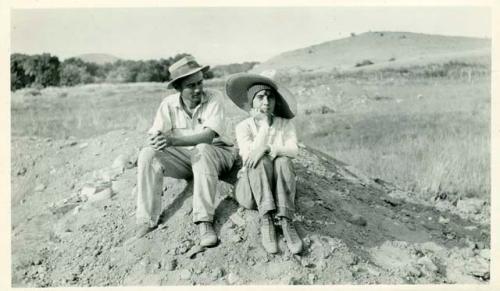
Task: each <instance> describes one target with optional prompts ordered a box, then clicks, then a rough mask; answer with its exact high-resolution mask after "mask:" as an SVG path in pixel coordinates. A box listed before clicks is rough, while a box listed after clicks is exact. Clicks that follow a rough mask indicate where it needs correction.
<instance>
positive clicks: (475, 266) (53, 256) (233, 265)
mask: <svg viewBox="0 0 500 291" xmlns="http://www.w3.org/2000/svg"><path fill="white" fill-rule="evenodd" d="M143 138H144V136H143V134H139V133H138V132H136V131H113V132H110V133H107V134H105V135H100V136H96V137H93V138H89V139H82V140H77V139H75V138H70V139H62V140H53V139H51V138H37V137H13V140H12V167H11V169H12V173H11V175H12V236H11V237H12V285H13V286H14V287H22V286H30V287H47V286H51V287H56V286H117V285H200V284H203V285H205V284H208V285H212V284H216V285H226V284H230V285H233V284H377V283H385V284H395V283H400V284H402V283H427V284H428V283H473V284H474V283H476V284H477V283H481V282H487V281H489V260H490V246H489V242H490V235H489V231H490V230H489V228H490V227H489V222H488V218H487V217H488V216H489V213H488V205H487V204H486V203H476V202H475V201H471V200H469V199H464V200H461V201H459V202H458V204H457V206H456V207H455V206H453V205H452V204H451V203H450V202H447V201H442V203H441V204H440V206H439V207H436V206H435V205H431V204H430V203H429V202H428V201H422V200H419V199H418V197H415V196H412V194H411V193H404V192H402V191H400V190H398V189H397V188H396V187H394V186H393V185H391V184H389V183H386V182H384V181H382V180H380V179H376V180H373V179H370V178H367V177H365V176H363V175H362V174H359V173H357V171H356V170H355V169H353V168H352V167H350V166H349V165H347V164H345V163H343V162H341V161H338V160H336V159H334V158H332V157H330V156H328V155H325V154H323V153H321V152H318V151H315V150H312V149H310V148H308V147H306V146H301V150H300V155H299V157H298V158H297V159H296V160H295V161H294V166H295V169H296V172H297V177H298V180H297V207H298V213H297V215H296V217H295V219H294V220H295V223H296V225H297V228H298V231H299V232H300V234H301V235H302V237H303V238H304V241H305V245H306V248H305V251H304V252H303V253H302V254H301V255H300V256H293V255H291V254H290V253H289V252H288V250H287V248H286V246H285V244H284V242H283V240H282V239H281V240H280V249H281V250H282V251H281V252H280V253H279V254H277V255H268V254H267V253H266V252H265V251H264V249H263V247H262V246H261V245H260V238H259V237H260V236H259V233H258V229H259V222H258V214H257V213H256V211H248V210H242V209H239V208H238V206H237V204H236V203H235V202H234V200H233V199H231V198H230V196H231V193H232V192H231V187H230V186H229V185H228V184H225V183H221V184H220V185H219V186H220V187H219V193H218V195H217V204H218V206H217V209H216V217H217V218H216V221H215V228H216V231H217V233H218V234H219V236H220V240H221V241H220V243H219V245H218V246H216V247H214V248H209V249H202V248H200V247H199V246H197V242H198V232H197V229H196V227H195V225H193V223H192V222H191V213H192V198H191V190H192V188H191V186H190V183H187V184H186V183H185V182H178V181H176V180H173V179H165V183H164V186H165V189H167V190H166V191H165V193H164V196H163V198H162V200H163V206H164V209H165V210H164V213H163V215H162V217H161V224H160V226H159V228H158V229H156V230H155V231H153V232H151V233H150V234H148V235H147V236H146V237H144V238H142V239H140V240H135V239H133V238H131V237H132V235H133V231H132V230H133V227H134V212H135V211H134V210H135V192H134V191H133V190H132V189H133V188H134V186H135V183H136V175H137V168H136V167H135V164H136V158H137V155H136V152H135V150H136V149H137V148H138V147H139V146H140V145H141V144H142V143H143ZM33 149H36V150H33ZM27 153H28V154H27ZM438 204H439V203H438Z"/></svg>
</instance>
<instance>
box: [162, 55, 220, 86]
mask: <svg viewBox="0 0 500 291" xmlns="http://www.w3.org/2000/svg"><path fill="white" fill-rule="evenodd" d="M208 69H210V66H200V65H199V64H198V63H197V62H196V60H195V59H194V57H192V56H185V57H183V58H182V59H180V60H178V61H177V62H175V63H173V64H172V65H170V67H169V68H168V72H169V73H170V82H168V83H167V88H169V89H171V88H173V87H174V86H173V84H174V83H175V82H176V81H178V80H179V79H182V78H184V77H187V76H189V75H192V74H196V73H198V72H200V71H201V72H203V73H204V72H206V71H208Z"/></svg>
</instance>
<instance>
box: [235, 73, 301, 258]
mask: <svg viewBox="0 0 500 291" xmlns="http://www.w3.org/2000/svg"><path fill="white" fill-rule="evenodd" d="M226 93H227V95H228V96H229V97H230V98H231V100H232V101H233V102H234V103H235V104H236V105H237V106H238V107H240V108H242V109H244V110H245V111H247V112H249V113H250V117H249V118H247V119H245V120H243V121H242V122H240V123H239V124H238V125H237V126H236V139H237V142H238V146H239V148H240V156H241V158H242V160H243V168H242V169H241V170H240V173H239V179H238V182H237V184H236V190H235V192H236V193H235V194H236V199H237V200H238V202H239V203H240V204H241V205H243V206H244V207H246V208H250V209H252V208H255V204H256V206H257V209H258V211H259V214H260V216H261V222H262V225H261V236H262V244H263V246H264V248H265V249H266V251H267V252H269V253H276V252H278V243H277V239H276V231H275V226H274V219H273V218H274V217H275V218H276V219H277V220H278V221H279V224H281V227H282V229H283V234H284V237H285V240H286V242H287V245H288V248H289V249H290V251H291V252H292V253H293V254H297V253H299V252H300V251H301V250H302V245H303V243H302V240H301V239H300V237H299V235H298V234H297V231H296V230H295V227H294V226H293V223H292V217H293V214H294V211H295V193H296V188H295V184H296V182H295V173H294V170H293V167H292V162H291V159H292V158H294V157H296V156H297V154H298V145H297V134H296V131H295V127H294V125H293V123H292V122H291V119H292V118H293V117H294V114H293V112H292V110H291V109H290V104H289V103H290V101H292V96H291V93H290V92H289V91H287V90H285V89H284V88H282V87H281V86H278V84H277V83H275V82H273V81H272V80H271V79H269V78H266V77H263V76H260V75H254V74H246V73H241V74H236V75H233V76H231V77H230V78H229V79H228V81H227V83H226ZM285 98H286V99H285ZM287 99H288V100H289V102H287Z"/></svg>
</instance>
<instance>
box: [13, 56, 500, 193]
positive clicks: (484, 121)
mask: <svg viewBox="0 0 500 291" xmlns="http://www.w3.org/2000/svg"><path fill="white" fill-rule="evenodd" d="M281 79H282V82H283V83H285V84H286V85H287V87H289V88H290V90H291V91H292V92H294V93H295V94H296V96H297V99H298V117H297V119H296V124H297V128H298V131H299V137H300V139H301V141H302V142H304V143H305V144H308V145H310V146H312V147H314V148H317V149H320V150H322V151H324V152H327V153H329V154H331V155H333V156H334V157H336V158H338V159H340V160H343V161H345V162H347V163H349V164H351V165H353V166H355V167H356V168H358V169H360V170H361V171H363V172H364V173H366V174H368V175H369V176H371V177H379V178H382V179H385V180H388V181H392V182H394V183H396V184H398V185H399V186H401V187H403V188H405V189H408V190H412V191H416V192H422V193H423V194H425V195H428V196H429V198H433V197H434V196H435V195H438V194H440V195H445V196H448V197H450V198H453V197H455V198H456V197H458V196H471V197H485V198H487V197H488V196H489V191H490V187H489V172H490V169H489V160H490V153H489V143H490V115H489V114H490V104H491V102H490V78H489V74H488V72H487V68H485V67H483V66H459V65H453V66H451V65H450V66H437V65H433V66H427V67H415V68H412V69H410V70H408V71H405V70H403V71H398V70H385V71H384V70H382V71H375V72H371V73H370V72H357V73H338V72H334V73H329V74H300V75H289V76H286V75H285V76H282V78H281ZM223 84H224V80H221V79H219V80H210V81H207V82H206V86H207V87H212V88H218V89H222V88H223ZM167 94H168V91H167V90H166V89H165V85H164V84H159V83H137V84H120V85H118V84H116V85H111V84H99V85H86V86H79V87H74V88H46V89H43V90H41V91H37V90H27V89H23V90H19V91H16V92H15V93H14V94H13V96H12V134H13V135H15V136H19V135H38V136H44V137H52V138H66V137H68V136H76V137H79V138H86V137H91V136H94V135H96V134H102V133H105V132H109V131H111V130H116V129H136V130H137V132H138V134H143V133H144V132H145V131H146V130H147V129H148V127H149V126H150V125H151V123H152V120H153V116H154V114H155V112H156V109H157V107H158V105H159V104H160V102H161V100H162V99H163V98H164V97H165V96H166V95H167ZM226 103H227V104H226V106H227V109H228V111H229V112H230V116H231V119H230V120H228V126H229V127H230V128H234V125H235V123H236V122H237V121H238V120H239V119H241V118H242V117H243V116H244V115H242V112H241V111H239V110H238V109H237V108H235V106H234V105H232V103H231V102H229V101H228V102H226Z"/></svg>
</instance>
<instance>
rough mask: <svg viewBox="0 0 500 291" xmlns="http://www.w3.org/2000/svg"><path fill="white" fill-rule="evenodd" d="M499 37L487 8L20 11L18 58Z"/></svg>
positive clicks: (213, 58) (209, 60)
mask: <svg viewBox="0 0 500 291" xmlns="http://www.w3.org/2000/svg"><path fill="white" fill-rule="evenodd" d="M367 31H409V32H418V33H428V34H440V35H453V36H470V37H491V11H490V9H489V8H487V7H439V8H438V7H432V8H431V7H427V8H425V7H295V8H294V7H274V8H269V7H268V8H262V7H252V8H249V7H242V8H235V7H233V8H231V7H216V8H201V7H195V8H168V7H165V8H98V9H97V8H79V9H67V8H64V9H15V10H12V14H11V52H13V53H26V54H38V53H43V52H47V53H51V54H53V55H56V56H58V57H59V58H62V59H65V58H68V57H72V56H76V55H80V54H85V53H106V54H111V55H114V56H116V57H119V58H123V59H132V60H140V59H142V60H145V59H159V58H168V57H171V56H174V55H175V54H177V53H191V54H192V55H193V56H195V57H196V58H197V59H198V61H199V62H200V63H204V64H209V65H216V64H229V63H235V62H244V61H265V60H267V59H269V58H271V57H273V56H275V55H278V54H280V53H282V52H285V51H289V50H293V49H298V48H303V47H307V46H310V45H314V44H318V43H322V42H325V41H330V40H334V39H339V38H344V37H348V36H349V35H350V34H351V32H354V33H357V34H359V33H362V32H367Z"/></svg>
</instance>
